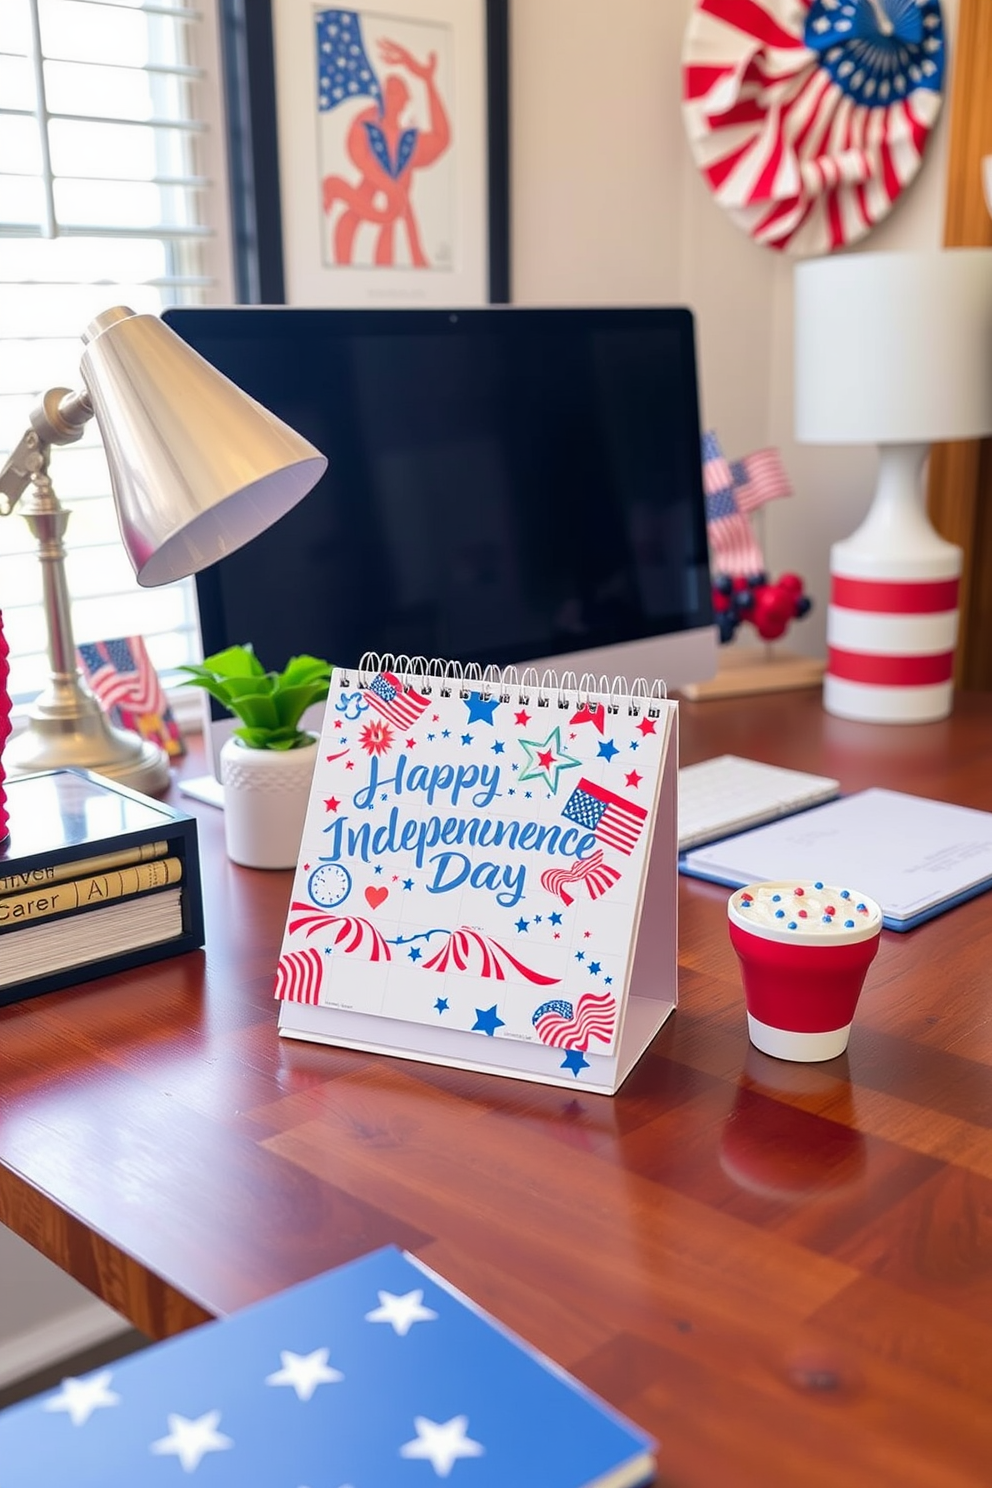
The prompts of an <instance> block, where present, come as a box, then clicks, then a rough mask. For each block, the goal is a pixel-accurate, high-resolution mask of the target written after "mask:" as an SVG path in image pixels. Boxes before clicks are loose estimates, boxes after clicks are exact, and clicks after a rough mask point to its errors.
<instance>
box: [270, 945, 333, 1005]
mask: <svg viewBox="0 0 992 1488" xmlns="http://www.w3.org/2000/svg"><path fill="white" fill-rule="evenodd" d="M323 970H324V962H323V958H322V956H321V954H320V952H319V951H318V950H317V949H316V948H315V947H313V946H309V947H308V948H307V949H306V950H305V951H287V952H286V953H285V954H284V955H282V956H280V957H279V965H278V966H277V967H276V992H275V995H276V997H277V998H278V999H279V1000H280V1001H281V1002H308V1003H310V1004H311V1005H312V1006H314V1007H316V1005H317V1004H318V1002H319V1001H320V980H321V976H322V975H323Z"/></svg>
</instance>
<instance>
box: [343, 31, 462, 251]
mask: <svg viewBox="0 0 992 1488" xmlns="http://www.w3.org/2000/svg"><path fill="white" fill-rule="evenodd" d="M315 25H316V65H317V134H318V169H319V175H320V181H319V187H320V191H321V202H322V208H323V245H322V255H323V262H324V263H325V265H326V266H328V267H342V268H347V267H360V268H384V269H402V268H409V269H411V270H431V269H433V270H439V271H443V270H445V269H450V268H451V267H452V266H453V260H454V252H455V246H454V241H453V238H454V229H453V222H454V205H455V204H454V174H453V151H452V125H451V115H450V109H449V107H448V105H447V104H446V101H445V100H446V98H449V97H450V96H451V91H452V87H453V75H452V74H453V60H452V59H453V43H452V37H451V33H450V28H449V27H448V26H446V25H443V24H440V23H436V22H422V21H412V20H410V19H409V18H407V19H402V18H393V17H390V16H388V15H383V14H380V13H378V12H372V11H359V10H320V11H317V12H316V15H315Z"/></svg>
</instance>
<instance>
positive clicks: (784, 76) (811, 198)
mask: <svg viewBox="0 0 992 1488" xmlns="http://www.w3.org/2000/svg"><path fill="white" fill-rule="evenodd" d="M944 54H945V45H944V31H943V19H942V16H941V8H940V0H696V3H695V4H694V6H693V10H692V15H691V17H690V20H689V25H688V27H687V30H686V35H685V42H684V46H683V53H682V100H683V109H682V111H683V118H684V120H685V127H686V133H687V135H688V138H689V143H690V146H691V149H692V153H693V156H694V158H695V161H696V164H697V165H698V166H699V168H700V170H701V171H702V174H703V177H704V179H705V180H706V183H707V185H708V186H709V188H710V190H711V191H712V192H713V195H714V196H715V197H716V199H717V201H718V202H719V203H720V204H721V206H723V207H725V208H726V210H727V211H728V212H729V213H730V216H731V217H732V218H733V220H734V221H735V222H736V223H737V224H738V226H739V227H742V228H743V229H744V231H745V232H747V233H748V234H749V235H750V236H751V237H752V238H754V240H755V241H756V242H758V243H763V244H765V245H766V246H767V247H769V248H777V249H781V250H784V251H786V252H788V253H791V254H795V255H797V256H801V257H804V256H808V255H812V254H819V253H827V252H830V251H831V250H833V249H835V248H840V247H843V246H844V245H845V244H848V243H854V242H856V241H857V240H858V239H859V238H862V237H864V235H865V234H866V233H867V232H869V231H870V230H871V229H872V228H873V227H874V226H875V224H876V223H877V222H880V221H881V220H882V219H883V217H885V216H887V215H888V213H889V212H890V211H891V209H892V206H893V204H894V202H895V201H896V199H897V198H898V196H899V195H900V193H901V192H902V191H903V190H904V189H905V187H906V186H907V185H908V184H909V182H910V181H911V180H912V179H913V177H914V176H915V175H916V173H917V171H918V170H919V168H920V164H921V161H922V157H923V151H924V147H925V145H926V142H927V138H928V136H929V134H930V131H931V129H932V128H933V125H934V122H935V120H936V118H937V115H938V114H939V112H940V103H941V88H942V86H943V78H944Z"/></svg>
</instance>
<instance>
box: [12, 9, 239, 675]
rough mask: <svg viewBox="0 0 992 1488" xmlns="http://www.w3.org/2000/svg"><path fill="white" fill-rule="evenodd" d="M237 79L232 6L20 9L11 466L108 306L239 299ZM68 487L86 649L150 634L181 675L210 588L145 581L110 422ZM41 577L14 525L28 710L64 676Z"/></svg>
mask: <svg viewBox="0 0 992 1488" xmlns="http://www.w3.org/2000/svg"><path fill="white" fill-rule="evenodd" d="M219 79H220V62H219V53H218V37H217V17H216V4H215V0H200V3H199V4H198V7H197V9H196V10H193V9H190V8H187V7H186V6H184V5H183V4H181V3H179V0H174V3H170V0H161V3H157V0H148V3H141V0H3V25H2V27H0V460H2V459H4V458H6V455H7V454H8V453H9V451H10V450H11V449H12V448H13V446H14V445H15V444H16V443H17V441H18V440H19V438H20V437H21V434H22V433H23V432H24V430H25V429H26V428H27V427H28V419H29V414H30V411H31V408H32V406H33V405H34V403H35V401H36V400H37V398H38V397H39V395H40V394H41V393H43V392H44V391H45V390H46V389H47V388H50V387H55V386H63V387H67V388H78V387H81V385H82V384H81V379H80V373H79V360H80V355H81V352H82V349H83V346H82V341H81V339H80V338H81V335H82V332H83V331H84V330H85V328H86V326H87V325H88V324H89V322H90V321H91V320H92V319H93V317H94V315H96V314H97V313H98V312H99V311H101V310H105V309H107V308H109V307H110V306H112V305H117V304H124V305H129V306H130V307H131V308H132V309H133V310H136V311H138V312H151V313H157V312H158V311H160V310H161V309H163V308H164V307H165V306H166V305H170V304H196V303H200V302H210V301H213V302H220V303H224V302H230V301H231V300H232V299H233V293H232V287H231V273H230V249H229V242H230V234H229V229H228V221H227V201H226V187H225V160H224V147H223V141H224V130H223V124H222V115H221V108H222V105H221V88H220V82H219ZM51 476H52V481H53V484H54V486H55V490H56V492H57V493H58V495H59V497H60V499H61V500H62V501H63V503H64V505H65V506H66V508H67V509H68V510H69V511H70V513H71V516H70V519H69V523H68V529H67V534H66V548H67V552H68V559H67V564H66V569H67V577H68V583H69V589H70V593H71V595H72V600H73V609H72V620H73V629H74V632H75V638H76V641H77V642H81V641H87V640H99V639H102V638H105V637H108V636H114V635H122V634H124V635H127V634H140V635H143V636H144V637H145V640H146V641H147V643H148V648H149V652H150V654H151V656H152V660H153V661H154V663H155V665H156V667H157V668H158V669H159V671H160V673H162V674H164V675H165V677H166V678H167V677H168V673H169V671H170V669H172V668H174V667H176V666H178V665H181V664H182V663H183V662H185V661H188V660H192V659H194V658H195V657H196V655H197V653H198V639H197V635H196V626H195V604H194V598H193V587H192V583H191V581H185V582H183V583H180V584H173V585H168V586H165V587H163V588H161V589H140V588H139V587H138V585H137V583H136V582H135V580H134V576H133V574H132V572H131V568H130V565H129V563H128V560H127V558H126V556H125V553H124V550H123V547H122V546H121V543H120V541H119V538H118V534H117V525H116V518H115V515H114V509H113V503H112V500H111V497H110V482H109V476H108V474H107V467H106V462H105V460H104V456H103V450H102V446H101V444H100V439H99V435H98V432H97V429H96V424H95V422H91V423H90V424H89V425H88V426H87V428H86V432H85V434H84V436H83V438H82V440H81V441H80V442H79V443H78V444H76V445H72V446H69V447H68V448H59V449H56V450H53V452H52V460H51ZM39 568H40V565H39V563H38V560H37V557H36V546H35V543H34V540H33V539H32V537H31V534H30V532H29V530H28V527H27V524H26V523H25V522H24V521H23V519H22V518H21V517H20V516H19V515H18V514H17V512H16V511H15V513H14V514H13V516H11V517H8V518H5V519H2V520H0V606H2V609H3V615H4V630H5V633H6V636H7V640H8V642H9V644H10V648H11V681H10V687H11V692H12V695H13V697H14V699H15V701H22V700H24V699H26V698H28V697H30V696H32V695H34V694H35V693H37V692H38V691H39V690H40V688H41V687H42V686H43V685H44V683H45V681H46V680H47V677H48V670H49V666H48V657H47V641H46V632H45V624H44V616H43V612H42V608H41V580H40V572H39Z"/></svg>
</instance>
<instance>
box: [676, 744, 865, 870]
mask: <svg viewBox="0 0 992 1488" xmlns="http://www.w3.org/2000/svg"><path fill="white" fill-rule="evenodd" d="M839 794H840V782H839V781H837V780H830V779H828V778H827V776H825V775H807V774H806V773H805V772H804V771H803V770H786V769H782V768H781V767H780V766H778V765H765V764H761V763H760V762H759V761H758V760H750V759H743V758H742V757H741V756H740V755H737V754H721V755H718V756H717V758H716V759H709V760H703V761H701V763H700V764H698V765H683V766H682V768H681V769H680V770H679V852H684V851H685V850H686V848H689V847H699V846H700V845H701V844H702V843H704V842H715V841H717V840H718V839H719V838H720V837H729V836H730V835H731V834H732V833H734V832H743V831H745V830H746V829H747V828H748V827H759V826H761V825H762V823H763V822H769V821H776V820H777V819H778V818H779V817H782V816H791V815H792V814H793V813H794V812H796V811H804V810H805V809H806V807H808V806H819V805H820V804H821V802H823V801H830V800H832V799H833V797H834V796H836V795H839Z"/></svg>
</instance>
